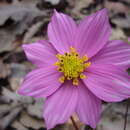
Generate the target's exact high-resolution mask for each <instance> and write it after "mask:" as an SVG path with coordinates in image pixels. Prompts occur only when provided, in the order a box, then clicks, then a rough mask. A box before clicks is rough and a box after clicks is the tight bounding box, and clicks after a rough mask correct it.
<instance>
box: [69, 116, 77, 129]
mask: <svg viewBox="0 0 130 130" xmlns="http://www.w3.org/2000/svg"><path fill="white" fill-rule="evenodd" d="M70 118H71V121H72V123H73V126H74V128H75V130H79V128H78V126H77V124H76V122H75V120H74V118H73V117H72V116H71V117H70Z"/></svg>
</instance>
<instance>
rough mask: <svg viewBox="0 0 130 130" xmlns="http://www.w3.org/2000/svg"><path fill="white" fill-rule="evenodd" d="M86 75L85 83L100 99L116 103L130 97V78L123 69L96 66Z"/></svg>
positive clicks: (91, 67)
mask: <svg viewBox="0 0 130 130" xmlns="http://www.w3.org/2000/svg"><path fill="white" fill-rule="evenodd" d="M86 75H87V78H86V79H84V80H83V81H84V83H85V84H86V86H87V87H88V88H89V89H90V90H91V91H92V92H93V93H94V94H95V95H96V96H97V97H99V98H100V99H102V100H104V101H107V102H116V101H122V100H124V99H126V98H129V97H130V78H129V76H128V74H127V72H125V71H123V70H122V69H121V68H118V67H117V66H115V65H101V64H94V65H91V66H90V67H89V68H88V72H86Z"/></svg>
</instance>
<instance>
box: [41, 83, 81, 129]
mask: <svg viewBox="0 0 130 130" xmlns="http://www.w3.org/2000/svg"><path fill="white" fill-rule="evenodd" d="M77 97H78V91H77V87H75V86H72V83H70V82H66V83H65V84H63V85H62V86H61V87H60V89H58V90H57V91H56V92H55V93H54V94H53V95H51V96H50V97H48V99H47V100H46V102H45V110H44V119H45V122H46V126H47V129H51V128H53V127H55V126H56V125H57V124H63V123H64V122H66V121H67V120H68V119H69V117H70V116H71V114H72V113H73V112H74V111H75V107H76V104H77Z"/></svg>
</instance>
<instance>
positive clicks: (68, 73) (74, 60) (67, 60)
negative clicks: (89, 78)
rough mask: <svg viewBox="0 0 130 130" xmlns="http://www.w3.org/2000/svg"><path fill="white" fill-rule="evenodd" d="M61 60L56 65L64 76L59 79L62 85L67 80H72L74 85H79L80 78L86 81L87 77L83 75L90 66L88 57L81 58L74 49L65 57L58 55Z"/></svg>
mask: <svg viewBox="0 0 130 130" xmlns="http://www.w3.org/2000/svg"><path fill="white" fill-rule="evenodd" d="M56 57H57V58H58V59H59V61H57V62H56V63H55V65H56V66H57V69H58V71H59V72H61V73H63V76H62V77H60V78H59V81H60V82H61V83H64V81H65V80H72V83H73V85H76V86H77V85H78V78H80V79H84V78H86V76H85V75H84V74H83V72H84V70H85V69H86V68H88V67H89V66H90V64H91V63H90V62H88V57H87V56H86V55H84V56H83V57H80V56H79V54H78V53H77V51H76V50H75V49H74V48H72V47H71V48H70V53H67V52H66V53H65V54H64V55H61V54H57V55H56Z"/></svg>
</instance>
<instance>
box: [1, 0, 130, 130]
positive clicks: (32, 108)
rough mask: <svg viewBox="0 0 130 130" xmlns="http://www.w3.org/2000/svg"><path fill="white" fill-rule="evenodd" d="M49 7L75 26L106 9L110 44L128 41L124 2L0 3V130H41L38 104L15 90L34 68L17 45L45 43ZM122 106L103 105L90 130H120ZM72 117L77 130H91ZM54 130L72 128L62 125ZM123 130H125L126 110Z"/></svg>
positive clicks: (128, 0)
mask: <svg viewBox="0 0 130 130" xmlns="http://www.w3.org/2000/svg"><path fill="white" fill-rule="evenodd" d="M54 8H55V9H57V10H58V11H61V12H64V13H67V14H69V15H70V16H72V17H73V18H74V19H75V20H76V21H77V22H79V20H80V19H82V18H83V17H85V16H86V15H89V14H91V13H93V12H95V11H97V10H99V9H102V8H108V11H109V19H110V23H111V26H112V36H111V38H110V39H122V40H125V41H127V37H128V36H130V0H0V130H46V128H45V123H44V120H43V119H42V109H43V106H44V99H33V98H31V97H23V96H20V95H18V94H17V89H18V88H19V85H20V83H21V82H22V80H23V77H24V76H25V75H26V74H27V73H28V72H29V71H31V70H32V69H33V68H34V66H33V65H32V64H31V63H29V62H28V61H27V59H26V57H25V54H24V52H23V50H22V48H21V45H22V44H24V43H32V42H35V41H37V40H40V39H47V25H48V22H49V21H50V18H51V16H52V13H53V9H54ZM127 102H128V101H123V102H120V103H104V104H103V112H102V118H101V121H100V122H99V124H98V126H97V128H96V130H123V127H124V119H125V111H126V104H127ZM74 118H75V120H76V123H77V125H78V127H79V128H80V130H91V128H89V127H87V126H85V125H83V124H82V123H80V122H79V120H78V119H77V117H76V116H74ZM54 130H74V128H73V126H72V122H71V121H68V122H67V123H66V124H64V125H61V126H57V127H56V128H55V129H54ZM126 130H130V111H129V112H128V122H127V129H126Z"/></svg>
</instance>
